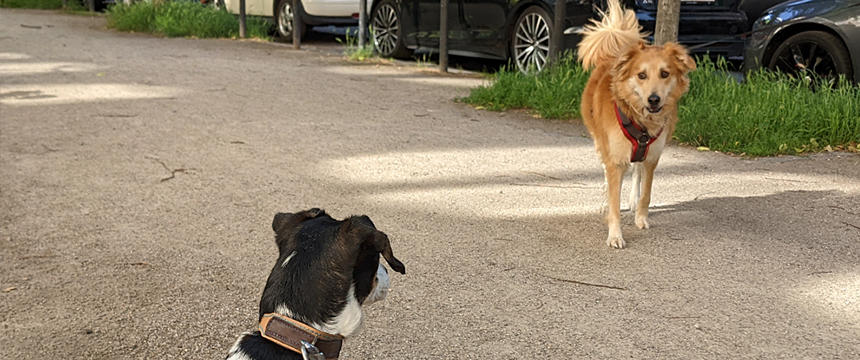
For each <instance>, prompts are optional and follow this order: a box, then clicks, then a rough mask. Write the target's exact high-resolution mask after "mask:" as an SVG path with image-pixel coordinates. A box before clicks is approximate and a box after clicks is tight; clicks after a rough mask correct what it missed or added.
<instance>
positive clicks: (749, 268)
mask: <svg viewBox="0 0 860 360" xmlns="http://www.w3.org/2000/svg"><path fill="white" fill-rule="evenodd" d="M317 47H319V48H322V47H325V45H319V46H317ZM308 48H309V49H308V50H302V51H295V50H292V49H291V48H290V47H289V46H287V45H276V44H268V43H259V42H253V41H235V40H194V39H165V38H158V37H153V36H148V35H141V34H125V33H116V32H112V31H108V30H105V29H104V20H103V19H101V18H91V17H83V16H72V15H63V14H59V13H54V12H44V11H25V10H8V9H0V174H1V175H0V289H2V292H0V323H2V331H0V358H2V359H43V358H59V359H154V358H162V359H211V358H221V357H223V356H224V355H225V354H226V351H227V349H228V348H229V346H230V345H231V344H232V343H233V341H234V340H235V339H236V337H237V335H238V334H239V333H241V332H242V331H246V330H250V329H252V328H253V327H254V322H255V320H256V317H257V304H258V301H259V296H260V293H261V291H262V288H263V285H264V283H265V279H266V276H267V275H268V271H269V270H270V269H271V266H272V264H273V262H274V261H275V259H276V256H277V250H276V248H275V246H274V242H273V236H272V233H271V227H270V224H271V220H272V216H273V215H274V214H275V213H276V212H278V211H296V210H300V209H305V208H309V207H321V208H324V209H326V210H327V211H328V212H329V213H331V214H333V215H335V216H337V217H343V216H347V215H350V214H367V215H369V216H370V217H371V218H372V219H373V221H374V222H375V223H376V224H377V226H378V227H379V228H380V229H381V230H383V231H385V232H386V233H388V234H389V235H390V237H391V239H392V246H393V249H394V251H395V254H396V255H397V257H398V258H400V259H401V260H403V262H404V263H405V264H406V267H407V275H405V276H399V274H395V275H394V276H392V287H393V290H392V293H391V295H390V296H389V297H388V299H387V300H386V301H385V302H383V303H380V304H375V305H373V306H371V307H369V308H367V309H366V315H367V316H366V321H365V324H364V329H363V331H362V332H361V333H360V334H359V335H358V336H356V337H354V338H351V339H349V340H347V342H346V343H345V345H344V352H343V357H342V358H344V359H514V358H519V359H539V358H553V359H580V358H583V359H584V358H594V359H609V358H613V359H618V358H638V359H645V358H685V359H697V358H709V359H710V358H729V359H741V358H750V359H778V358H798V359H801V358H803V359H857V358H860V341H858V339H860V205H858V204H860V181H858V179H860V156H858V155H857V154H846V153H829V154H819V155H813V156H808V157H777V158H765V159H755V160H750V159H740V158H734V157H729V156H725V155H721V154H716V153H708V152H698V151H696V150H695V149H691V148H688V147H680V146H674V147H672V148H670V149H669V150H668V151H667V153H666V154H665V156H664V158H663V161H662V163H661V166H660V168H658V171H657V178H656V181H655V190H654V192H655V194H654V201H653V203H652V216H651V225H652V229H651V230H647V231H641V230H637V229H636V228H635V226H633V225H632V219H631V218H630V217H629V216H627V215H625V220H624V221H625V223H624V226H623V231H624V235H625V238H626V240H627V243H628V246H629V248H627V249H624V250H613V249H610V248H608V247H607V246H606V245H605V244H604V241H605V236H606V229H605V226H604V224H603V222H602V220H601V217H600V215H599V213H598V210H599V208H600V203H601V198H602V194H601V184H602V173H601V170H600V166H599V164H598V162H597V159H596V156H595V153H594V150H593V149H592V146H591V142H590V140H589V139H588V138H587V137H586V136H585V130H584V128H583V127H582V126H581V125H580V124H578V123H568V122H555V121H546V120H542V119H535V118H532V117H530V116H528V115H525V114H522V113H517V112H509V113H493V112H484V111H479V110H475V109H472V108H470V107H468V106H465V105H462V104H459V103H456V102H455V101H454V98H456V97H458V96H463V95H465V94H467V93H468V89H469V88H470V87H473V86H476V85H478V84H480V83H481V80H477V79H474V78H467V77H462V76H439V75H436V74H433V73H430V72H427V71H420V70H418V69H416V68H415V67H408V66H407V67H403V66H398V65H366V64H365V65H363V64H348V63H346V62H344V61H343V60H342V59H341V58H339V57H337V56H333V55H331V54H330V53H327V52H325V51H319V49H317V48H315V45H313V44H312V45H311V46H309V47H308ZM692 91H695V88H694V89H693V90H692ZM597 285H602V286H597Z"/></svg>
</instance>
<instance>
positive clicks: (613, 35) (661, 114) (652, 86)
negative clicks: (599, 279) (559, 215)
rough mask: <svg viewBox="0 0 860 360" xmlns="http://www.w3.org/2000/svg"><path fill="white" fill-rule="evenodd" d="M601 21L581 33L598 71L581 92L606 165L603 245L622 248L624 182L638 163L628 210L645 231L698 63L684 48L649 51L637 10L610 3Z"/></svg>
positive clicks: (588, 62)
mask: <svg viewBox="0 0 860 360" xmlns="http://www.w3.org/2000/svg"><path fill="white" fill-rule="evenodd" d="M601 15H602V19H601V20H600V21H597V20H592V24H590V25H588V26H586V27H585V29H584V30H583V31H582V34H583V38H582V41H581V42H580V43H579V48H578V56H579V59H580V61H582V65H583V66H584V67H585V68H587V69H593V71H592V73H591V78H589V79H588V84H587V85H586V87H585V91H584V92H583V93H582V118H583V121H584V122H585V126H586V127H588V131H589V132H590V133H591V137H592V139H594V146H595V148H596V149H597V152H598V154H599V155H600V160H601V162H602V163H603V171H604V176H605V178H606V191H607V199H608V206H609V209H608V210H609V211H608V213H607V215H606V220H607V222H608V225H609V236H608V237H607V239H606V243H607V244H608V245H609V246H611V247H614V248H619V249H620V248H623V247H624V245H625V244H624V238H623V237H622V236H621V204H620V202H621V182H622V178H623V176H624V173H625V172H626V171H627V168H628V167H629V166H630V165H631V163H632V164H633V186H632V188H633V190H632V191H631V192H630V201H629V205H630V210H631V211H635V214H636V226H637V227H638V228H640V229H647V228H648V227H649V224H648V205H649V203H650V202H651V183H652V180H653V178H654V169H655V168H656V167H657V162H658V161H659V160H660V154H661V153H662V152H663V147H664V146H665V144H666V141H667V140H668V139H669V138H670V137H671V136H672V132H674V131H675V124H676V123H677V122H678V100H680V98H681V95H683V94H684V93H685V92H687V89H688V88H689V82H690V81H689V79H688V78H687V73H688V72H690V71H692V70H694V69H695V68H696V63H695V61H693V59H692V58H691V57H690V56H689V55H688V54H687V50H686V49H684V47H682V46H681V45H678V44H675V43H667V44H665V45H663V46H651V45H646V44H645V42H644V41H643V40H642V39H643V37H644V36H645V35H644V34H642V32H641V27H640V26H639V24H638V22H637V21H636V14H635V13H634V12H633V11H632V10H627V9H623V8H622V7H621V4H620V3H619V2H618V0H609V1H608V9H607V11H606V12H601Z"/></svg>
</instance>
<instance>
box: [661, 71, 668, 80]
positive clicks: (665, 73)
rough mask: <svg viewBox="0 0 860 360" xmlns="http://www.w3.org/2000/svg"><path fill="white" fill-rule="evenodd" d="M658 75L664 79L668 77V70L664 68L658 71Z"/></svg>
mask: <svg viewBox="0 0 860 360" xmlns="http://www.w3.org/2000/svg"><path fill="white" fill-rule="evenodd" d="M660 77H661V78H664V79H665V78H667V77H669V72H668V71H666V70H663V71H660Z"/></svg>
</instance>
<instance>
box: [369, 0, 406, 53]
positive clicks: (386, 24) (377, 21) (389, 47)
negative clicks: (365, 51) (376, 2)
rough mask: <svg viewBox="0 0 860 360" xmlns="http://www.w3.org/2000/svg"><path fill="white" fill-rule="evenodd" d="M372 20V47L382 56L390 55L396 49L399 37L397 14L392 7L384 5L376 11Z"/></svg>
mask: <svg viewBox="0 0 860 360" xmlns="http://www.w3.org/2000/svg"><path fill="white" fill-rule="evenodd" d="M375 15H376V16H374V18H373V22H372V26H373V45H375V46H376V49H377V50H379V52H380V53H382V54H390V53H391V52H393V51H394V48H395V47H397V39H398V38H399V37H400V33H399V31H400V30H399V26H398V20H397V12H396V11H394V7H392V6H391V5H389V4H384V5H382V6H380V7H379V9H377V10H376V13H375Z"/></svg>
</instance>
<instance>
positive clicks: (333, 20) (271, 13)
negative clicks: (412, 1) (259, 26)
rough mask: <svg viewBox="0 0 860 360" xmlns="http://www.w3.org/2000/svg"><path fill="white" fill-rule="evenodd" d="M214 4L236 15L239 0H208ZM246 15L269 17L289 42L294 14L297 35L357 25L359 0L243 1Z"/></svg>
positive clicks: (279, 34)
mask: <svg viewBox="0 0 860 360" xmlns="http://www.w3.org/2000/svg"><path fill="white" fill-rule="evenodd" d="M211 1H213V2H214V4H215V5H216V6H223V7H224V8H226V9H227V11H229V12H231V13H233V14H238V13H239V0H211ZM245 14H247V15H254V16H264V17H270V18H272V20H273V22H274V23H275V30H276V31H275V35H277V38H279V39H284V40H287V41H289V40H290V39H292V37H293V16H294V15H295V14H298V15H299V16H301V19H302V24H303V25H304V26H305V28H304V29H301V30H302V31H300V32H299V33H300V34H304V33H306V30H307V27H309V26H321V25H336V26H355V25H358V0H300V1H299V7H298V9H293V1H292V0H245Z"/></svg>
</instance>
